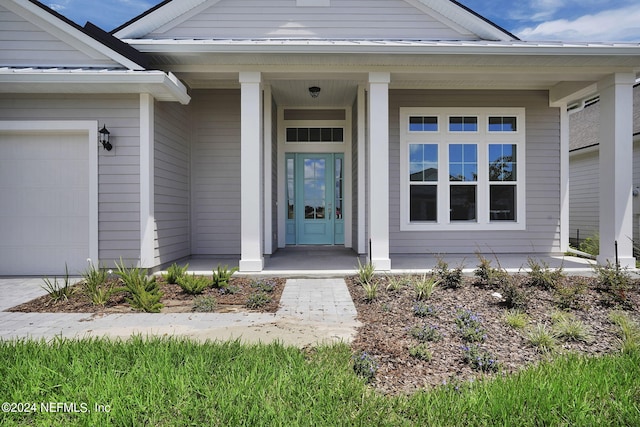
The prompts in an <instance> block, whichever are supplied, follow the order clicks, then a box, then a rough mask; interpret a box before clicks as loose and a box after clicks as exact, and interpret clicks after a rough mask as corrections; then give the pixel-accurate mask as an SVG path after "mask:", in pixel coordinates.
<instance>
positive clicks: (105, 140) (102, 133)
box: [98, 125, 113, 151]
mask: <svg viewBox="0 0 640 427" xmlns="http://www.w3.org/2000/svg"><path fill="white" fill-rule="evenodd" d="M109 135H111V132H109V131H108V130H107V126H106V125H102V129H100V130H99V131H98V142H99V143H100V144H102V148H104V149H105V150H107V151H111V149H112V148H113V145H111V143H110V142H109Z"/></svg>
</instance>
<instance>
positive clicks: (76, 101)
mask: <svg viewBox="0 0 640 427" xmlns="http://www.w3.org/2000/svg"><path fill="white" fill-rule="evenodd" d="M0 120H97V121H99V124H100V126H102V125H103V124H106V125H107V128H108V129H109V131H110V132H111V141H112V142H113V145H114V149H113V151H111V152H110V153H107V152H106V151H104V150H102V148H99V149H98V156H99V157H98V168H99V171H98V174H99V175H98V221H99V223H98V239H99V244H98V247H99V257H100V260H101V261H103V262H105V263H107V264H108V265H113V261H114V260H119V259H120V258H121V257H122V259H123V260H124V261H125V262H126V263H131V264H135V263H137V262H138V261H139V259H140V172H139V165H140V130H139V127H140V120H139V100H138V96H136V95H133V96H123V97H119V96H105V95H103V96H99V97H96V96H81V95H80V96H68V95H67V96H65V97H64V98H60V97H56V96H53V95H51V96H48V95H7V94H3V95H2V97H0ZM96 144H97V141H96Z"/></svg>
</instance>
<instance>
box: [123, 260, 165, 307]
mask: <svg viewBox="0 0 640 427" xmlns="http://www.w3.org/2000/svg"><path fill="white" fill-rule="evenodd" d="M116 267H117V268H118V271H117V272H116V274H117V275H118V276H119V277H120V280H121V281H122V283H123V284H124V288H125V290H126V291H127V292H128V293H129V295H130V297H128V298H126V301H127V302H128V303H129V304H130V305H131V307H133V308H134V309H136V310H142V311H145V312H147V313H158V312H159V311H160V309H162V307H163V304H162V303H161V302H160V299H161V298H162V295H163V294H162V292H160V288H159V287H158V283H157V282H156V278H155V277H149V276H147V271H146V270H142V269H140V268H138V267H130V268H126V267H125V266H124V262H123V261H122V259H120V264H118V263H117V262H116Z"/></svg>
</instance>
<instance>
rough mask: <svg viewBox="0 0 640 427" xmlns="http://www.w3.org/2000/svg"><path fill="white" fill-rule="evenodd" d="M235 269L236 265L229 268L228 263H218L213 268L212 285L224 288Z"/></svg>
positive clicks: (236, 268) (236, 269)
mask: <svg viewBox="0 0 640 427" xmlns="http://www.w3.org/2000/svg"><path fill="white" fill-rule="evenodd" d="M236 271H238V267H233V268H231V269H229V266H228V265H225V266H220V264H218V266H217V268H216V269H215V270H213V287H214V288H218V289H222V288H225V287H226V286H227V285H228V284H229V280H230V279H231V276H233V273H235V272H236Z"/></svg>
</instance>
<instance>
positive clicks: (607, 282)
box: [593, 261, 632, 307]
mask: <svg viewBox="0 0 640 427" xmlns="http://www.w3.org/2000/svg"><path fill="white" fill-rule="evenodd" d="M593 269H594V271H595V273H596V277H597V282H598V287H599V288H600V289H601V290H602V291H604V292H605V294H606V298H605V301H604V302H605V303H607V304H609V305H612V306H621V307H629V305H630V300H629V289H630V288H631V282H632V279H631V274H630V273H629V272H628V271H627V269H626V268H620V267H619V266H617V265H614V264H612V263H611V261H607V265H598V264H594V265H593Z"/></svg>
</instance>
